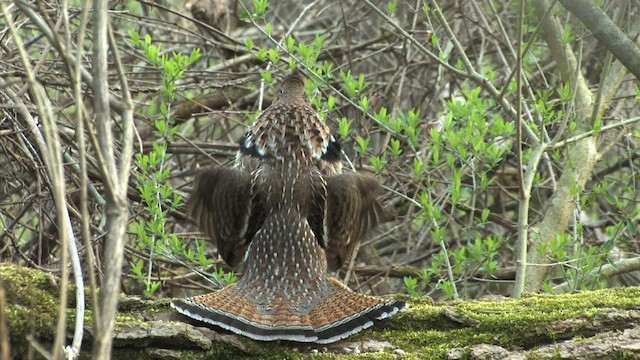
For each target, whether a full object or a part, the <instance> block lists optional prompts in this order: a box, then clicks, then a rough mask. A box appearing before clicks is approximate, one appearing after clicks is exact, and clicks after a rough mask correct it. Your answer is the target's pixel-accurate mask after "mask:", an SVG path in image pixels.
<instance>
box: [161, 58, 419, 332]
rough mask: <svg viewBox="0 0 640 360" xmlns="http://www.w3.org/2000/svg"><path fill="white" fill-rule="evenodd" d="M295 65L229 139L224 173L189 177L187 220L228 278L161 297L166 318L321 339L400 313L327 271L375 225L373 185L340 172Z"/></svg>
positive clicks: (379, 216) (335, 149)
mask: <svg viewBox="0 0 640 360" xmlns="http://www.w3.org/2000/svg"><path fill="white" fill-rule="evenodd" d="M304 81H305V76H304V74H303V73H302V71H300V70H294V72H292V73H291V74H290V75H289V76H287V77H286V78H285V79H284V81H283V84H282V87H281V90H280V93H279V94H278V96H277V98H276V100H275V101H274V102H273V103H272V104H271V105H270V106H269V107H268V108H267V109H265V110H264V111H263V112H262V113H261V114H260V115H259V116H258V118H257V119H256V121H255V122H254V123H253V124H252V125H251V126H249V128H248V129H247V131H246V132H245V134H244V135H243V136H242V138H241V139H240V141H239V144H238V146H239V150H238V152H237V156H236V159H235V162H234V165H233V167H231V168H227V167H221V166H217V167H211V168H208V169H206V170H204V171H203V172H202V173H200V174H199V175H198V176H197V177H196V180H195V182H194V186H193V191H192V194H191V197H190V199H189V200H188V203H189V207H190V214H191V216H192V217H193V218H194V219H195V220H196V221H197V223H198V224H199V227H200V229H201V230H202V231H203V232H204V233H205V234H206V235H207V236H208V237H209V238H210V239H211V240H213V241H214V242H215V243H216V245H217V248H218V253H219V255H220V256H221V257H222V259H223V260H224V261H225V262H226V263H227V264H228V265H229V266H232V267H234V268H236V269H241V271H242V275H241V276H240V278H239V279H238V281H237V282H236V283H233V284H231V285H227V286H226V287H224V288H222V289H220V290H217V291H214V292H211V293H208V294H204V295H197V296H193V297H190V298H185V299H177V300H174V301H172V302H171V306H172V307H173V308H174V309H175V310H177V312H179V313H181V314H183V315H186V316H187V317H190V318H192V319H195V320H198V321H201V322H204V323H208V324H212V325H215V326H218V327H220V328H222V329H225V330H228V331H231V332H233V333H236V334H239V335H243V336H246V337H248V338H250V339H253V340H258V341H292V342H301V343H317V344H327V343H333V342H336V341H338V340H341V339H344V338H346V337H348V336H350V335H352V334H355V333H357V332H359V331H361V330H363V329H366V328H368V327H370V326H372V325H373V324H374V322H376V321H378V320H382V319H385V318H388V317H390V316H392V315H394V314H396V313H398V312H399V311H401V310H402V309H404V308H405V307H406V306H407V303H405V302H404V301H400V300H388V299H383V298H379V297H374V296H369V295H364V294H360V293H357V292H354V291H352V290H350V289H349V288H348V287H347V286H346V285H344V284H342V283H341V282H340V281H339V280H338V279H336V278H334V277H332V276H330V272H332V271H336V270H338V269H340V267H342V265H343V264H344V263H345V261H346V260H347V259H348V258H349V256H350V255H351V253H352V252H353V249H354V246H355V244H357V243H358V242H359V241H360V240H361V238H362V237H364V236H365V235H366V234H367V233H368V232H369V231H370V230H371V229H372V228H373V227H375V226H376V225H377V224H378V223H380V222H381V221H384V220H385V216H386V215H385V214H386V213H385V210H384V209H383V207H382V205H381V203H380V202H379V200H378V195H379V194H380V192H381V189H382V186H381V184H380V183H379V181H378V180H377V179H376V178H375V177H373V176H371V175H366V174H361V173H358V172H343V171H342V163H341V161H342V157H341V156H342V155H341V154H342V150H341V146H340V144H339V142H338V141H337V140H336V139H335V137H334V136H333V135H332V134H331V130H330V128H329V127H328V126H327V125H326V124H325V122H324V121H323V120H322V119H321V118H320V117H319V116H318V114H317V112H316V111H315V110H314V109H313V107H312V106H311V104H310V103H309V102H308V100H307V99H306V97H305V82H304Z"/></svg>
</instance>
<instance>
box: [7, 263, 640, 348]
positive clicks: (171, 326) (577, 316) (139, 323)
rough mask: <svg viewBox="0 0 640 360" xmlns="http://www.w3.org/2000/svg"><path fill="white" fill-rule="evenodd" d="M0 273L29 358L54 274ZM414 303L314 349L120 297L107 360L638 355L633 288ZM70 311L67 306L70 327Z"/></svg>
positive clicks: (53, 289)
mask: <svg viewBox="0 0 640 360" xmlns="http://www.w3.org/2000/svg"><path fill="white" fill-rule="evenodd" d="M0 279H2V286H3V288H4V290H5V294H6V298H5V314H6V316H5V317H6V318H5V319H0V321H6V323H7V324H8V328H9V339H10V346H11V356H12V358H13V359H23V358H26V356H27V352H28V351H29V340H27V339H32V340H31V341H37V342H38V343H40V344H41V345H43V346H44V347H45V348H46V347H47V346H50V345H51V341H52V339H53V331H54V328H55V322H56V315H57V307H58V306H59V303H58V300H57V294H58V290H59V289H58V284H59V282H58V279H56V278H55V277H54V276H51V275H49V274H47V273H45V272H42V271H38V270H34V269H27V268H23V267H18V266H15V265H12V264H6V263H5V264H0ZM410 302H411V306H410V307H409V308H408V309H407V310H406V311H404V312H403V313H401V314H400V315H398V316H395V317H393V318H391V319H388V320H385V321H383V322H380V323H378V324H377V325H376V326H375V327H374V328H372V329H369V330H365V331H363V332H361V333H359V334H357V335H355V336H352V337H351V338H349V339H347V340H345V341H341V342H338V343H335V344H330V345H322V346H320V345H308V344H295V343H273V342H271V343H264V342H255V341H251V340H249V339H246V338H244V337H241V336H236V335H233V334H229V333H225V332H223V331H221V330H220V329H217V328H207V327H203V325H202V324H199V323H192V322H190V321H189V320H188V319H186V318H183V317H180V316H179V315H178V314H175V313H173V312H172V311H171V309H170V308H169V300H168V299H160V300H154V299H142V298H139V297H125V296H123V297H122V298H121V301H120V305H119V315H118V321H117V326H116V329H115V331H114V334H113V336H114V341H113V344H114V349H113V359H127V360H129V359H243V358H251V359H253V358H256V359H258V358H259V359H336V358H340V359H342V358H345V359H349V358H366V359H397V358H403V359H525V358H526V359H636V358H640V288H638V287H628V288H617V289H606V290H598V291H589V292H582V293H577V294H568V295H529V296H526V297H524V298H523V299H520V300H511V299H506V298H491V299H483V300H473V301H458V302H445V303H439V304H436V303H433V301H431V300H430V299H410ZM0 314H1V312H0ZM74 316H75V311H74V304H73V303H70V304H69V310H68V317H69V318H68V322H67V324H69V326H72V324H73V323H74V321H73V319H74ZM86 319H87V324H86V325H85V336H84V343H83V349H82V350H83V353H82V354H81V358H90V355H91V351H90V348H91V344H92V338H91V333H92V326H91V320H92V318H91V312H90V311H87V313H86ZM0 329H2V327H1V326H0ZM69 334H72V329H69ZM1 341H2V334H0V344H1ZM35 358H39V357H38V356H37V355H36V357H35Z"/></svg>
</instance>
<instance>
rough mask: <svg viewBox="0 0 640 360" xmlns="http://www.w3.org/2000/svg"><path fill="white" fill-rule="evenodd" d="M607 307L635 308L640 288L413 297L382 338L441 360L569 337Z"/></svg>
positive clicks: (409, 352) (636, 307) (418, 354)
mask: <svg viewBox="0 0 640 360" xmlns="http://www.w3.org/2000/svg"><path fill="white" fill-rule="evenodd" d="M607 308H616V309H638V308H640V288H637V287H636V288H619V289H604V290H598V291H593V292H585V293H580V294H565V295H529V296H527V297H525V298H523V299H520V300H503V301H495V300H476V301H465V302H457V303H455V302H451V303H444V304H439V305H431V304H428V302H421V301H414V302H413V303H412V306H411V307H410V308H409V309H408V310H407V311H406V312H405V313H404V314H402V315H400V316H399V317H398V318H395V319H392V320H391V321H389V323H388V325H386V330H385V331H383V336H384V337H385V338H388V339H390V341H391V342H392V343H393V344H395V345H396V346H398V347H400V348H402V349H403V350H405V351H407V353H408V354H412V355H416V356H418V357H421V358H433V359H438V358H444V357H445V355H446V353H447V351H449V350H450V349H452V348H456V347H467V346H472V345H475V344H481V343H484V344H494V345H499V346H503V347H506V348H513V347H519V348H524V349H527V348H530V347H531V346H533V345H535V344H540V343H548V342H553V341H557V340H562V339H566V338H570V337H572V336H573V334H574V333H575V332H577V331H578V330H580V328H581V327H583V326H586V324H589V323H591V320H593V319H594V318H595V317H598V316H600V314H602V313H603V310H604V309H607ZM569 319H571V320H572V322H571V324H570V325H566V326H570V327H572V328H571V330H569V331H566V330H565V331H555V330H554V328H553V327H554V326H555V325H556V324H557V323H558V322H561V321H563V320H569ZM580 319H583V320H585V321H579V320H580ZM576 320H578V321H576ZM599 320H600V321H605V320H604V319H599ZM611 321H615V320H611ZM406 329H411V330H410V331H407V330H406Z"/></svg>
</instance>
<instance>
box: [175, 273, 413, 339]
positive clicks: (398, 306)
mask: <svg viewBox="0 0 640 360" xmlns="http://www.w3.org/2000/svg"><path fill="white" fill-rule="evenodd" d="M328 281H329V285H330V287H331V289H332V291H331V292H330V294H329V296H327V297H326V298H325V299H323V300H321V301H320V302H319V303H318V304H317V305H316V306H315V307H314V308H313V309H311V311H309V312H308V313H307V314H299V313H296V312H295V311H294V310H293V308H292V306H291V305H292V304H291V303H290V302H289V301H287V300H284V299H277V300H276V301H274V302H273V303H271V304H269V307H268V308H265V307H263V306H259V305H256V304H254V303H253V302H251V301H250V300H249V299H247V298H245V297H244V296H242V294H241V292H240V291H238V289H237V288H236V286H235V285H230V286H227V287H225V288H224V289H222V290H219V291H216V292H212V293H209V294H205V295H199V296H194V297H191V298H188V299H180V300H175V301H173V302H172V303H171V306H172V307H173V308H174V309H176V310H177V311H178V312H179V313H181V314H183V315H186V316H188V317H190V318H193V319H196V320H198V321H202V322H206V323H208V324H212V325H216V326H219V327H221V328H223V329H225V330H229V331H231V332H233V333H236V334H239V335H243V336H246V337H249V338H251V339H254V340H260V341H274V340H287V341H296V342H312V343H319V344H328V343H332V342H335V341H338V340H340V339H344V338H346V337H348V336H350V335H352V334H355V333H357V332H359V331H361V330H363V329H366V328H369V327H371V326H372V325H373V324H374V322H375V321H377V320H382V319H385V318H388V317H390V316H393V315H394V314H396V313H397V312H398V311H400V310H402V309H404V308H405V307H406V306H407V304H406V303H405V302H403V301H396V300H392V301H386V300H382V299H379V298H376V297H372V296H366V295H362V294H359V293H356V292H353V291H351V290H349V288H347V287H346V286H344V285H343V284H342V283H340V281H338V280H337V279H334V278H330V279H329V280H328Z"/></svg>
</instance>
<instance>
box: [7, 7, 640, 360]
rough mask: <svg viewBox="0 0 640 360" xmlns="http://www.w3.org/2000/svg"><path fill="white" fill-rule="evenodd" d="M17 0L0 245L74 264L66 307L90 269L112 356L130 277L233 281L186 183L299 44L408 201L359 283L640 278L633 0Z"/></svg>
mask: <svg viewBox="0 0 640 360" xmlns="http://www.w3.org/2000/svg"><path fill="white" fill-rule="evenodd" d="M560 3H562V4H560ZM563 5H564V6H567V8H565V7H563ZM567 9H569V10H571V11H572V12H573V13H572V12H570V11H567ZM0 10H1V12H2V17H1V18H0V25H1V26H0V45H1V46H0V53H1V54H2V55H1V56H0V164H1V166H0V225H1V228H2V229H1V231H0V260H1V261H7V262H13V263H17V264H22V265H26V266H30V267H34V268H40V269H45V270H46V271H50V272H52V273H55V274H56V275H59V276H60V277H61V278H62V281H65V282H66V281H71V282H73V283H75V285H76V288H77V289H78V290H77V292H76V293H75V294H67V292H66V286H63V287H61V289H64V290H61V293H60V303H61V304H63V306H61V308H60V314H64V312H65V311H66V310H65V305H64V304H66V303H67V300H66V299H67V297H68V296H75V297H76V301H77V303H78V304H81V303H84V300H83V297H84V292H83V291H82V288H83V286H84V285H85V284H86V286H87V287H88V288H89V289H90V291H89V292H87V293H88V294H90V298H89V299H87V303H88V304H89V307H90V308H91V310H92V311H93V312H94V315H95V316H94V320H95V321H94V326H95V329H96V334H97V336H96V338H95V339H96V340H95V343H94V354H96V357H99V356H104V355H103V354H105V351H106V350H105V349H108V348H110V344H111V342H110V341H111V340H109V339H107V337H108V336H106V337H104V338H103V337H101V336H100V334H107V335H108V334H110V329H112V328H113V318H114V315H115V303H116V300H117V296H118V294H119V293H120V290H122V291H123V292H125V293H127V294H144V295H148V296H154V297H178V296H180V297H181V296H187V295H192V294H196V293H200V292H203V291H209V290H212V289H216V288H219V287H220V286H223V285H225V284H227V283H230V282H233V281H234V280H235V276H236V275H235V274H233V273H231V270H232V269H228V268H225V267H224V265H223V263H222V262H221V261H220V260H218V258H217V255H216V249H215V247H214V246H213V245H212V244H211V243H209V242H207V241H206V240H205V239H203V237H202V235H201V234H199V233H198V232H197V231H196V228H195V227H194V226H193V224H191V222H190V220H189V219H188V218H187V217H186V216H185V213H184V199H185V198H186V196H187V195H188V192H189V189H190V186H191V180H192V179H193V176H194V174H195V173H197V171H198V169H199V168H201V167H204V166H208V165H210V164H219V165H224V166H229V165H230V164H231V162H232V161H233V158H234V156H235V151H236V147H237V146H236V144H237V141H238V139H239V138H240V136H241V134H242V132H243V131H244V129H245V127H246V126H247V125H248V124H250V123H251V121H252V120H253V119H254V118H255V117H256V116H257V115H258V114H259V111H260V109H264V108H266V107H267V106H268V105H269V103H270V101H271V100H272V99H273V98H274V96H275V95H276V94H277V90H278V84H279V81H280V80H281V79H282V77H283V76H285V75H286V74H287V73H289V71H290V70H291V69H292V68H294V67H298V68H302V69H304V71H305V73H306V74H307V75H308V77H309V79H310V81H308V82H307V95H308V97H309V98H310V101H311V102H312V104H313V105H314V106H315V107H316V109H317V110H318V112H319V113H320V114H321V116H322V117H323V118H325V119H326V121H327V123H328V124H329V125H330V127H331V128H332V129H334V133H335V134H336V135H337V136H338V137H339V138H340V140H341V142H342V143H343V147H344V152H345V160H346V164H348V166H346V167H347V168H351V169H357V170H360V171H372V172H375V173H376V174H377V176H378V177H379V178H380V180H381V182H383V183H384V185H385V187H386V188H387V190H388V191H387V193H386V194H385V196H384V202H385V204H386V206H387V207H388V209H389V211H390V212H392V213H393V214H394V215H395V218H394V220H393V221H390V222H388V223H385V224H383V225H382V226H380V227H379V228H378V229H377V231H376V232H375V233H374V234H372V235H371V236H370V237H369V238H368V239H364V241H363V243H362V245H361V247H360V248H359V250H358V253H357V256H356V257H354V258H353V259H352V260H351V262H350V263H349V264H348V266H345V267H344V268H343V269H342V270H341V271H340V272H339V274H338V277H339V278H341V279H343V280H344V281H345V282H347V283H348V284H349V286H350V287H351V288H353V289H356V290H358V291H361V292H364V293H372V294H387V293H398V292H404V293H408V294H409V295H411V296H413V297H419V296H422V295H429V296H431V297H434V298H436V299H454V298H455V299H471V298H478V297H482V296H486V295H512V296H514V297H519V296H520V294H522V293H523V292H525V291H531V292H538V291H543V292H548V293H558V292H569V291H575V290H586V289H596V288H603V287H612V286H619V285H637V284H638V282H639V281H640V279H639V278H638V274H637V273H633V272H634V271H637V270H638V269H639V268H640V256H639V254H640V249H639V246H640V244H639V242H638V238H639V235H638V229H637V227H638V225H637V223H638V220H639V219H640V205H639V204H640V202H639V196H640V194H639V191H640V189H639V185H640V178H639V174H638V166H640V160H639V158H640V150H638V146H637V143H638V141H639V139H638V136H639V134H640V130H639V127H638V121H639V120H640V106H639V103H638V99H640V89H639V87H638V76H639V74H640V65H639V64H638V62H637V59H640V56H637V55H638V54H637V52H638V47H637V42H636V43H634V41H636V40H635V39H638V32H639V30H640V19H639V18H638V17H639V12H640V9H639V8H638V4H637V3H636V2H633V1H604V2H602V1H601V2H599V3H598V4H597V6H596V4H593V3H592V2H591V1H587V0H581V1H569V0H567V1H559V3H556V2H553V1H545V0H535V1H527V2H525V1H521V2H518V3H516V2H509V1H486V2H476V1H446V2H445V1H440V2H435V1H369V0H364V1H337V2H333V1H325V0H315V1H305V2H296V1H277V2H276V1H267V0H252V1H249V0H246V1H222V0H220V1H211V2H205V1H195V0H192V1H187V2H186V3H185V2H175V1H162V2H155V3H154V2H147V1H129V2H127V1H120V2H107V1H96V2H94V3H88V2H81V1H71V2H67V1H61V2H45V1H37V2H28V1H16V2H13V3H2V4H1V8H0ZM598 39H600V40H598ZM618 45H620V47H617V46H618ZM634 56H635V57H634ZM634 59H635V62H634ZM118 284H119V285H118ZM99 286H102V291H101V292H100V296H98V295H97V293H96V288H97V287H99ZM120 288H121V289H120ZM1 305H2V302H0V306H1ZM80 312H81V311H80ZM65 321H66V320H65V316H59V321H58V326H59V328H58V329H64V327H65V326H66V324H65ZM76 321H77V322H78V324H80V325H81V324H82V322H83V320H82V317H81V316H78V317H76ZM75 329H76V334H75V335H76V337H74V342H73V344H72V347H75V348H76V350H77V347H78V346H79V342H78V341H79V340H78V337H79V338H80V340H81V338H82V336H81V334H82V330H81V326H76V327H75ZM0 333H1V332H0ZM58 334H61V335H59V336H58V338H57V339H56V345H55V346H54V351H61V350H60V349H62V344H63V342H64V341H65V340H64V339H63V338H64V336H63V335H64V331H59V332H58ZM0 341H2V339H0ZM106 354H107V355H106V356H107V357H108V351H106Z"/></svg>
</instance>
